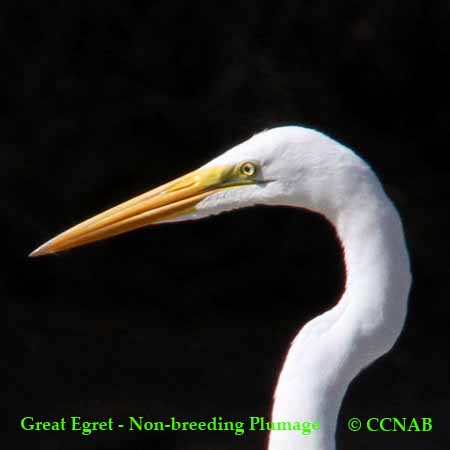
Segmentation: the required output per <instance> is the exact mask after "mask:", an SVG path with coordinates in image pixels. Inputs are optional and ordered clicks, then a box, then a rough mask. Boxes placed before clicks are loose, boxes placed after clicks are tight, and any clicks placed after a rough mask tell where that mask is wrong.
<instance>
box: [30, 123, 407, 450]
mask: <svg viewBox="0 0 450 450" xmlns="http://www.w3.org/2000/svg"><path fill="white" fill-rule="evenodd" d="M257 203H259V204H269V205H287V206H293V207H301V208H306V209H309V210H311V211H315V212H317V213H319V214H322V215H323V216H325V217H326V218H327V219H328V220H329V221H330V222H331V223H332V224H333V225H334V227H335V228H336V231H337V234H338V237H339V239H340V241H341V243H342V247H343V249H344V259H345V267H346V287H345V291H344V294H343V295H342V298H341V299H340V301H339V302H338V303H337V305H336V306H334V307H333V308H331V309H330V310H328V311H327V312H325V313H324V314H321V315H319V316H318V317H316V318H314V319H313V320H311V321H310V322H308V323H307V324H306V325H305V326H303V328H302V329H301V331H300V332H299V333H298V335H297V336H296V337H295V339H294V341H293V342H292V345H291V347H290V349H289V351H288V354H287V357H286V359H285V362H284V366H283V369H282V371H281V373H280V376H279V380H278V384H277V387H276V391H275V396H274V404H273V411H272V421H273V422H283V421H284V422H296V421H310V422H319V423H320V428H319V429H318V430H314V431H313V432H312V433H311V434H309V435H307V436H302V435H300V434H299V432H298V431H271V433H270V437H269V450H297V449H303V450H331V449H334V448H335V440H334V435H335V429H336V421H337V417H338V412H339V408H340V405H341V402H342V399H343V397H344V394H345V391H346V390H347V387H348V385H349V384H350V382H351V380H352V379H353V378H354V377H355V376H356V375H357V374H358V373H359V372H360V371H361V370H362V369H363V368H364V367H366V366H367V365H369V364H370V363H371V362H373V361H374V360H376V359H377V358H379V357H380V356H381V355H383V354H384V353H386V352H387V351H388V350H389V349H390V348H391V347H392V345H393V344H394V343H395V341H396V339H397V337H398V336H399V334H400V331H401V329H402V327H403V323H404V320H405V315H406V310H407V299H408V293H409V289H410V285H411V275H410V268H409V258H408V252H407V249H406V245H405V239H404V234H403V229H402V223H401V220H400V217H399V215H398V213H397V211H396V209H395V207H394V205H393V204H392V203H391V201H390V200H389V199H388V197H387V196H386V194H385V192H384V191H383V188H382V186H381V184H380V182H379V180H378V179H377V177H376V176H375V174H374V173H373V172H372V170H371V169H370V167H369V166H368V165H367V164H366V163H365V162H364V161H363V160H362V159H361V158H360V157H358V156H357V155H356V154H355V153H353V152H352V151H351V150H349V149H348V148H346V147H344V146H343V145H341V144H339V143H337V142H336V141H334V140H332V139H331V138H329V137H327V136H325V135H324V134H322V133H320V132H317V131H314V130H311V129H306V128H302V127H295V126H288V127H280V128H275V129H272V130H267V131H263V132H261V133H259V134H256V135H255V136H253V137H252V138H250V139H249V140H247V141H245V142H243V143H241V144H239V145H237V146H236V147H234V148H232V149H230V150H229V151H227V152H225V153H224V154H222V155H220V156H219V157H217V158H215V159H213V160H212V161H210V162H209V163H207V164H206V165H204V166H203V167H201V168H200V169H198V170H196V171H194V172H191V173H189V174H187V175H185V176H182V177H181V178H178V179H176V180H174V181H172V182H169V183H167V184H164V185H162V186H160V187H158V188H156V189H153V190H151V191H149V192H147V193H144V194H142V195H140V196H138V197H135V198H133V199H131V200H129V201H127V202H125V203H122V204H120V205H118V206H116V207H114V208H112V209H109V210H107V211H105V212H103V213H101V214H99V215H97V216H95V217H93V218H91V219H89V220H86V221H85V222H82V223H81V224H79V225H76V226H75V227H73V228H70V229H69V230H67V231H65V232H64V233H62V234H60V235H58V236H57V237H55V238H53V239H51V240H50V241H48V242H47V243H45V244H44V245H42V246H41V247H39V248H38V249H36V250H35V251H34V252H33V253H32V254H31V255H30V256H40V255H45V254H48V253H54V252H59V251H61V250H65V249H68V248H71V247H76V246H79V245H83V244H87V243H89V242H93V241H96V240H99V239H103V238H106V237H109V236H113V235H117V234H119V233H123V232H126V231H129V230H132V229H135V228H139V227H143V226H145V225H148V224H153V223H157V222H158V223H160V222H171V221H181V220H191V219H199V218H202V217H205V216H209V215H211V214H218V213H220V212H222V211H227V210H231V209H235V208H241V207H245V206H251V205H255V204H257Z"/></svg>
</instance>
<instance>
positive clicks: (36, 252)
mask: <svg viewBox="0 0 450 450" xmlns="http://www.w3.org/2000/svg"><path fill="white" fill-rule="evenodd" d="M48 253H49V252H47V251H45V244H44V245H41V246H40V247H38V248H36V249H35V250H33V251H32V252H31V253H30V254H29V255H28V258H37V257H38V256H43V255H47V254H48Z"/></svg>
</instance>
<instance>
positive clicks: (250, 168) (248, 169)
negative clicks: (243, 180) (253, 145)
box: [240, 161, 257, 177]
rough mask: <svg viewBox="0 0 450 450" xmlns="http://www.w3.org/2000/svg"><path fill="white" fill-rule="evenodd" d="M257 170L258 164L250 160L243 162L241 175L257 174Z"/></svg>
mask: <svg viewBox="0 0 450 450" xmlns="http://www.w3.org/2000/svg"><path fill="white" fill-rule="evenodd" d="M256 170H257V166H256V164H255V163H253V162H250V161H248V162H245V163H242V164H241V167H240V172H241V175H244V176H245V177H251V176H253V175H255V173H256Z"/></svg>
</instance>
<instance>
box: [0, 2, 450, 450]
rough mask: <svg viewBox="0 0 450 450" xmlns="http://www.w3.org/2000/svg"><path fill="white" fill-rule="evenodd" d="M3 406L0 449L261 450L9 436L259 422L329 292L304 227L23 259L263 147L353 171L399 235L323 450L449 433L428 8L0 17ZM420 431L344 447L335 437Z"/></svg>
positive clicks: (189, 234) (117, 438) (100, 6)
mask: <svg viewBox="0 0 450 450" xmlns="http://www.w3.org/2000/svg"><path fill="white" fill-rule="evenodd" d="M1 20H2V22H3V23H2V31H1V40H0V41H1V43H0V46H1V47H2V66H3V70H2V71H1V74H0V79H1V86H2V90H1V93H2V102H1V103H2V105H3V107H4V109H3V113H2V116H1V121H0V126H1V136H2V140H4V142H3V143H1V152H0V171H1V173H0V176H1V181H2V190H1V191H2V215H3V220H2V221H1V223H0V227H1V229H0V231H1V236H2V238H3V239H2V261H3V269H2V271H1V274H2V275H1V278H0V290H1V291H0V292H1V298H2V304H3V307H4V308H5V309H6V312H7V314H6V316H7V330H6V331H7V333H6V336H5V337H4V348H3V353H4V357H3V359H4V361H5V373H6V375H7V381H6V383H4V385H3V386H4V388H5V398H6V404H5V405H4V408H6V409H7V410H8V431H9V432H10V433H11V437H13V438H14V439H15V444H14V446H15V448H21V447H22V446H25V445H26V446H27V448H45V449H47V450H51V449H78V448H114V449H124V448H130V449H134V448H136V449H144V448H145V449H149V448H152V449H155V448H161V449H225V448H239V449H241V448H242V449H261V448H264V446H265V445H266V439H267V436H266V434H264V433H253V434H249V433H247V434H245V435H244V436H243V437H235V436H234V435H233V434H231V433H200V432H191V433H184V434H182V433H168V432H167V433H159V434H157V433H130V432H120V431H115V432H109V433H107V432H104V433H97V434H95V435H92V436H90V437H88V438H86V437H84V438H81V437H80V436H79V435H78V434H76V433H73V432H66V433H57V432H53V433H51V432H47V433H42V432H40V433H34V432H24V431H20V429H19V420H20V418H21V417H23V416H25V415H32V416H35V417H36V419H40V420H54V419H55V418H59V417H68V416H71V415H80V416H83V417H84V418H87V419H89V418H90V419H97V420H98V419H101V418H104V417H114V418H117V420H119V419H120V418H125V417H127V416H129V415H134V416H139V415H143V416H145V417H148V418H149V419H153V420H158V419H159V418H162V417H170V416H172V415H174V416H177V417H180V418H184V419H187V420H200V419H201V418H210V417H212V416H223V417H224V418H228V419H231V420H237V419H238V418H246V417H248V416H249V415H263V416H265V417H267V418H269V417H270V409H271V397H272V393H273V390H274V386H275V383H276V378H277V374H278V372H279V370H280V366H281V364H282V361H283V358H284V355H285V353H286V351H287V348H288V346H289V343H290V341H291V339H292V338H293V336H294V335H295V334H296V333H297V332H298V330H299V328H300V327H301V325H303V324H304V323H306V322H307V321H308V320H310V319H311V318H312V317H314V316H315V315H317V314H319V313H320V312H323V311H324V310H326V309H327V308H329V307H330V306H331V305H333V304H334V302H335V301H336V299H337V298H338V297H339V294H340V292H341V291H342V289H343V283H344V276H343V267H342V263H341V254H340V249H339V245H338V242H337V240H336V238H335V236H334V233H333V229H332V227H331V226H330V225H328V224H327V223H326V222H325V221H324V220H323V219H322V218H320V217H318V216H315V215H313V214H310V213H307V212H304V211H297V210H292V209H287V208H266V207H257V208H253V209H248V210H242V211H238V212H234V213H232V214H225V215H222V216H218V217H214V218H210V219H207V220H204V221H200V222H192V223H185V224H171V225H163V226H157V227H154V228H151V229H144V230H140V231H137V232H134V233H131V234H129V235H126V236H122V237H118V238H115V239H111V240H109V241H104V242H101V243H97V244H94V245H91V246H88V247H85V248H81V249H77V250H72V251H69V252H66V253H63V254H61V255H57V256H52V257H45V258H40V259H28V258H27V257H26V255H27V254H28V253H29V252H30V251H31V250H33V249H34V248H35V247H36V246H37V245H39V244H41V243H42V242H44V241H46V240H47V239H49V238H51V237H52V236H53V235H55V234H57V233H58V232H60V231H62V230H63V229H65V228H67V227H68V226H70V225H72V224H74V223H77V222H79V221H80V220H82V219H84V218H86V217H88V216H90V215H92V214H94V213H96V212H98V211H100V210H102V209H105V208H107V207H109V206H112V205H113V204H116V203H118V202H119V201H122V200H125V199H127V198H129V197H131V196H132V195H135V194H137V193H140V192H142V191H144V190H146V189H148V188H150V187H153V186H156V185H158V184H159V183H160V182H163V181H166V180H168V179H171V178H174V177H175V176H178V175H180V174H182V173H184V172H186V171H188V170H191V169H194V168H196V167H198V166H199V165H200V164H203V163H204V162H206V161H208V160H209V159H211V158H212V157H213V156H216V155H217V154H219V153H221V152H223V151H225V150H226V149H227V148H229V147H231V146H233V145H235V144H237V143H239V142H241V141H242V140H244V139H246V138H248V137H250V136H251V135H252V134H253V133H255V132H257V131H260V130H262V129H265V128H271V127H273V126H278V125H286V124H303V125H307V126H312V127H314V128H318V129H320V130H322V131H324V132H326V133H328V134H330V135H331V136H333V137H335V138H336V139H338V140H339V141H341V142H343V143H345V144H346V145H348V146H350V147H351V148H353V149H355V150H356V151H357V152H358V153H359V154H361V155H362V156H363V157H364V158H365V159H366V160H367V161H369V162H370V164H371V165H372V166H373V168H374V170H375V171H376V172H377V174H378V175H379V176H380V178H381V179H382V181H383V183H384V185H385V187H386V189H387V191H388V192H389V195H390V196H391V198H392V199H393V200H394V202H395V203H396V205H397V206H398V208H399V210H400V212H401V215H402V217H403V219H404V225H405V230H406V234H407V240H408V245H409V249H410V253H411V260H412V268H413V274H414V286H413V290H412V293H411V296H410V308H409V315H408V319H407V323H406V326H405V329H404V332H403V334H402V336H401V338H400V340H399V341H398V343H397V344H396V346H395V347H394V349H393V350H392V351H391V352H390V353H389V354H388V355H386V356H385V357H383V358H381V359H380V360H379V361H377V362H376V363H375V364H373V365H372V366H371V367H370V368H368V369H367V370H365V371H364V372H363V373H362V374H361V375H360V376H359V377H357V378H356V379H355V381H354V382H353V383H352V385H351V386H350V389H349V391H348V394H347V396H346V398H345V400H344V404H343V408H342V410H341V414H340V418H339V425H338V432H337V442H338V449H343V448H349V449H352V448H358V449H368V450H369V449H378V448H379V447H383V448H386V449H394V448H395V449H396V448H410V449H432V450H433V449H445V448H448V447H449V443H450V435H449V427H448V424H447V423H446V421H447V420H448V417H449V406H450V405H449V391H450V388H449V386H448V384H449V367H448V353H449V350H448V349H449V334H450V333H449V330H448V313H449V310H450V306H449V299H450V278H449V251H450V239H449V225H450V223H449V222H450V220H449V219H450V215H449V211H448V210H449V205H448V199H449V194H450V183H449V181H450V178H449V174H450V169H449V168H448V162H447V158H448V149H449V141H450V139H449V138H450V128H449V114H450V97H449V95H448V94H449V84H450V81H449V79H450V78H449V70H448V61H449V57H450V3H449V2H448V1H434V2H428V1H418V0H410V1H408V2H398V1H392V0H381V1H377V2H358V1H346V2H337V1H334V2H333V1H322V0H316V1H305V0H304V1H265V2H257V1H246V2H242V1H241V2H236V3H235V2H227V3H226V4H223V5H219V4H218V2H217V4H216V2H183V1H165V2H154V3H151V4H150V3H148V2H136V1H134V2H132V1H128V2H125V1H123V2H119V1H108V2H89V3H88V2H56V1H55V2H48V3H47V2H27V3H26V4H24V2H3V3H2V7H1ZM353 416H356V417H361V418H364V417H366V418H367V417H373V416H376V417H384V416H387V417H393V416H398V417H423V416H425V417H432V418H433V421H434V422H433V423H434V429H433V431H432V432H431V433H415V432H410V433H368V432H360V433H351V432H350V431H347V429H346V425H345V424H346V421H347V419H348V418H350V417H353Z"/></svg>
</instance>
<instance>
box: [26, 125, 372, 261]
mask: <svg viewBox="0 0 450 450" xmlns="http://www.w3.org/2000/svg"><path fill="white" fill-rule="evenodd" d="M361 167H362V168H364V167H366V166H365V163H364V162H363V161H362V160H361V159H360V158H358V157H357V156H356V155H355V154H354V153H353V152H351V151H350V150H348V149H346V148H345V147H343V146H341V145H340V144H338V143H337V142H335V141H333V140H332V139H330V138H328V137H327V136H325V135H323V134H321V133H319V132H317V131H314V130H310V129H306V128H301V127H295V126H289V127H281V128H274V129H272V130H268V131H263V132H262V133H258V134H256V135H255V136H253V137H252V138H250V139H249V140H247V141H245V142H243V143H242V144H239V145H237V146H236V147H233V148H232V149H230V150H229V151H227V152H225V153H223V154H222V155H220V156H219V157H217V158H215V159H213V160H212V161H210V162H209V163H207V164H205V165H204V166H202V167H201V168H199V169H198V170H195V171H193V172H191V173H188V174H187V175H184V176H182V177H180V178H177V179H176V180H174V181H171V182H169V183H166V184H164V185H162V186H160V187H158V188H156V189H152V190H150V191H148V192H146V193H144V194H142V195H140V196H138V197H135V198H133V199H131V200H129V201H127V202H124V203H122V204H120V205H118V206H116V207H114V208H111V209H109V210H107V211H104V212H103V213H100V214H98V215H96V216H94V217H92V218H90V219H88V220H86V221H84V222H82V223H80V224H79V225H76V226H74V227H72V228H70V229H68V230H67V231H65V232H63V233H61V234H60V235H58V236H56V237H55V238H53V239H51V240H50V241H48V242H46V243H45V244H44V245H42V246H41V247H39V248H38V249H36V250H35V251H34V252H33V253H31V255H30V256H40V255H44V254H48V253H56V252H59V251H62V250H66V249H69V248H73V247H78V246H80V245H84V244H87V243H90V242H94V241H97V240H100V239H105V238H107V237H111V236H115V235H117V234H121V233H125V232H127V231H130V230H133V229H137V228H141V227H144V226H146V225H150V224H155V223H161V222H173V221H182V220H193V219H199V218H202V217H206V216H209V215H212V214H218V213H220V212H223V211H229V210H232V209H236V208H242V207H246V206H252V205H255V204H258V203H259V204H279V205H292V206H297V207H298V206H302V207H304V208H308V209H312V210H316V211H319V212H324V213H326V209H327V208H330V205H328V203H330V204H334V203H335V202H336V199H333V198H332V197H333V195H330V185H331V186H333V188H335V189H334V190H335V192H339V196H340V197H342V196H343V195H344V193H343V192H341V191H342V187H343V186H344V187H345V179H346V177H345V176H344V177H343V176H342V172H343V171H344V172H345V171H349V170H352V169H354V168H361ZM331 191H333V189H331ZM336 195H337V194H336Z"/></svg>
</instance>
